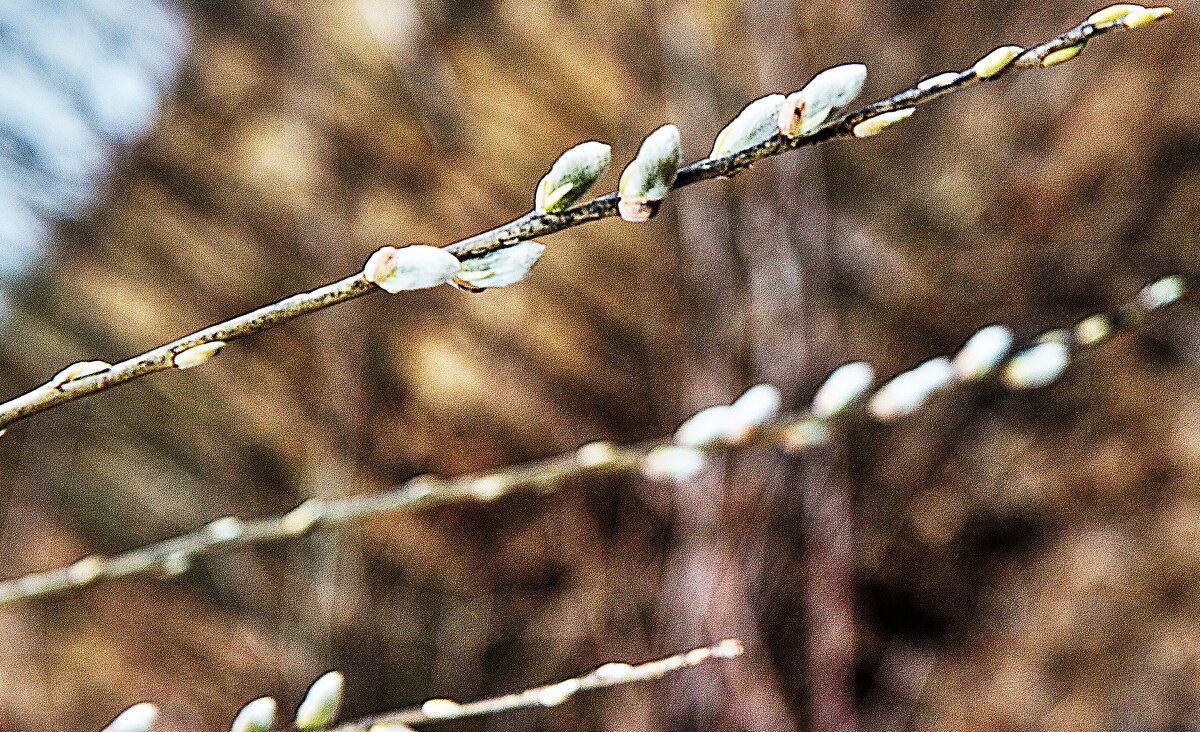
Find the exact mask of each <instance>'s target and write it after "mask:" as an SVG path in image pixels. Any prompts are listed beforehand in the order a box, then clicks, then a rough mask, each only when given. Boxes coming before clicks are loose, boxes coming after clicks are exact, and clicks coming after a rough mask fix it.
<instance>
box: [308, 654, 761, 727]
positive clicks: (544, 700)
mask: <svg viewBox="0 0 1200 732" xmlns="http://www.w3.org/2000/svg"><path fill="white" fill-rule="evenodd" d="M740 655H742V644H741V643H740V642H738V641H737V640H735V639H733V638H727V639H725V640H723V641H721V642H719V643H716V644H714V645H711V646H706V647H704V648H696V649H693V650H690V651H687V652H686V653H679V654H676V655H674V656H668V657H667V658H660V659H658V660H656V661H648V662H646V663H640V664H637V665H636V666H631V665H629V664H627V663H606V664H604V665H603V666H600V667H598V668H596V669H595V670H593V671H591V672H589V673H586V674H584V675H582V676H577V677H575V678H572V679H567V680H565V681H559V682H558V683H555V684H547V685H545V686H536V687H534V688H532V689H527V690H525V691H521V692H517V693H514V694H505V695H504V696H497V697H493V698H491V699H481V700H479V701H473V702H463V703H459V702H455V701H452V700H450V699H431V700H429V701H427V702H425V703H424V704H422V705H421V706H420V707H416V708H413V709H404V710H401V711H396V712H386V713H383V714H375V715H372V716H369V717H363V718H362V719H357V720H354V721H352V722H346V723H344V724H341V725H339V726H337V727H332V728H330V729H329V730H327V731H326V732H365V731H366V730H370V729H372V728H375V729H379V730H383V729H387V728H388V727H387V726H388V725H397V728H399V726H400V725H420V724H425V723H427V722H442V721H445V720H451V719H463V718H464V717H476V716H479V715H483V714H495V713H497V712H507V711H512V710H514V709H536V708H538V707H555V706H558V705H559V704H561V703H562V702H564V701H566V700H567V699H569V698H570V697H572V696H574V695H575V694H576V693H578V692H581V691H591V690H593V689H603V688H605V687H609V686H617V685H618V684H632V683H637V682H640V681H649V680H651V679H657V678H661V677H663V676H666V675H667V674H670V673H674V672H676V671H679V670H682V669H685V668H691V667H693V666H699V665H700V664H703V663H709V662H712V661H717V660H722V659H732V658H737V657H738V656H740ZM375 725H379V727H375Z"/></svg>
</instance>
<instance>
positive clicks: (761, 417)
mask: <svg viewBox="0 0 1200 732" xmlns="http://www.w3.org/2000/svg"><path fill="white" fill-rule="evenodd" d="M781 406H783V395H782V394H781V393H780V392H779V389H778V388H776V387H775V386H773V385H771V384H756V385H754V386H752V387H750V388H749V389H747V390H746V391H745V392H743V393H742V395H741V396H740V397H738V398H737V399H735V400H734V402H733V404H731V405H729V411H730V416H731V417H732V418H733V422H734V425H735V426H736V427H737V428H739V429H742V430H744V429H748V428H752V427H758V426H759V425H762V424H766V423H767V422H769V421H770V420H771V419H772V418H773V417H774V416H775V415H777V414H779V408H780V407H781Z"/></svg>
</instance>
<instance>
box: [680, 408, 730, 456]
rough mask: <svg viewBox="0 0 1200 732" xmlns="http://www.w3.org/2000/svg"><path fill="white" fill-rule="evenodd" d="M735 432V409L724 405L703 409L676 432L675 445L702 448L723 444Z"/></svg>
mask: <svg viewBox="0 0 1200 732" xmlns="http://www.w3.org/2000/svg"><path fill="white" fill-rule="evenodd" d="M733 430H734V417H733V408H732V407H729V406H726V405H724V404H722V405H718V406H715V407H708V408H707V409H701V410H700V411H699V412H696V413H695V414H693V415H692V416H691V417H688V418H687V419H686V420H684V422H683V424H681V425H679V429H677V430H675V438H674V439H675V443H676V444H678V445H683V446H684V447H702V446H704V445H712V444H715V443H718V442H723V441H724V440H726V439H728V438H729V436H730V434H732V432H733Z"/></svg>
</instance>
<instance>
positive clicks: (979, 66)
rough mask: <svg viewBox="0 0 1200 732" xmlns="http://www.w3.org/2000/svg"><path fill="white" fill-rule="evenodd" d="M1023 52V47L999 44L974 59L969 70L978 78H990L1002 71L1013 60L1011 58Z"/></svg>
mask: <svg viewBox="0 0 1200 732" xmlns="http://www.w3.org/2000/svg"><path fill="white" fill-rule="evenodd" d="M1023 53H1025V49H1024V48H1021V47H1020V46H1001V47H1000V48H997V49H995V50H993V51H991V52H990V53H988V54H987V55H986V56H984V57H983V58H981V59H979V60H978V61H976V62H975V65H974V66H972V67H971V70H972V71H974V72H975V75H976V76H978V77H979V78H980V79H990V78H991V77H993V76H995V75H996V74H999V73H1000V72H1001V71H1003V70H1004V68H1005V67H1006V66H1008V65H1009V64H1010V63H1012V62H1013V59H1015V58H1016V57H1017V56H1020V55H1021V54H1023Z"/></svg>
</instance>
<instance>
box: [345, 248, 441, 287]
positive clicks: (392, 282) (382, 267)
mask: <svg viewBox="0 0 1200 732" xmlns="http://www.w3.org/2000/svg"><path fill="white" fill-rule="evenodd" d="M459 266H460V263H459V261H458V258H457V257H455V256H454V255H453V254H451V253H450V252H447V251H446V250H445V249H439V248H437V247H431V246H429V245H427V244H413V245H412V246H407V247H401V248H399V249H396V248H394V247H383V248H382V249H380V250H379V251H377V252H375V253H374V254H372V255H371V258H370V259H368V260H367V264H366V266H365V267H363V274H364V276H365V277H366V279H367V281H368V282H373V283H375V284H376V285H379V286H380V287H381V288H383V289H384V290H387V291H388V292H391V293H396V292H401V291H403V290H421V289H425V288H427V287H436V286H438V285H440V284H443V283H446V282H449V281H450V280H451V279H453V278H454V276H455V275H456V274H458V269H459Z"/></svg>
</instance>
